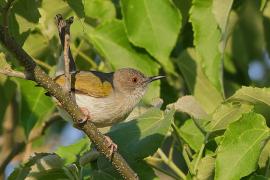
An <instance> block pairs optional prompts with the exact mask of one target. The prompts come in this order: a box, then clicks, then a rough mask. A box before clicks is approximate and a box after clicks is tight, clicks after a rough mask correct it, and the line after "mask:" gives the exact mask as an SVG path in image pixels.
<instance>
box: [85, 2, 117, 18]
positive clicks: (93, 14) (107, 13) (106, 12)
mask: <svg viewBox="0 0 270 180" xmlns="http://www.w3.org/2000/svg"><path fill="white" fill-rule="evenodd" d="M84 2H85V4H84V11H85V16H86V17H88V18H93V19H97V20H98V21H100V22H104V21H108V20H112V19H114V18H115V16H116V11H115V7H114V5H113V3H112V1H109V0H87V1H84Z"/></svg>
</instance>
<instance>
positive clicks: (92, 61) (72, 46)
mask: <svg viewBox="0 0 270 180" xmlns="http://www.w3.org/2000/svg"><path fill="white" fill-rule="evenodd" d="M70 47H71V49H72V50H75V51H77V53H78V55H79V56H81V57H82V58H83V59H84V60H86V61H87V62H89V63H90V64H91V66H92V67H93V68H94V69H96V68H97V64H96V63H95V62H94V60H93V59H92V58H90V57H88V55H86V54H85V53H84V52H82V51H80V50H78V49H77V48H76V47H74V45H71V46H70Z"/></svg>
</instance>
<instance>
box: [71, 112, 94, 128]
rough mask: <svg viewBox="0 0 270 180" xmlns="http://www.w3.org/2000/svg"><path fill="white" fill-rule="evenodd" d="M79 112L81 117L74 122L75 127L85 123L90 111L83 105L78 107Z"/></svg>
mask: <svg viewBox="0 0 270 180" xmlns="http://www.w3.org/2000/svg"><path fill="white" fill-rule="evenodd" d="M80 110H81V112H82V113H83V117H82V118H81V120H80V121H79V122H77V123H76V124H74V125H73V126H74V127H75V128H77V129H80V127H81V126H82V125H83V124H84V123H86V121H87V120H89V119H90V117H91V116H90V112H89V111H88V109H87V108H85V107H80Z"/></svg>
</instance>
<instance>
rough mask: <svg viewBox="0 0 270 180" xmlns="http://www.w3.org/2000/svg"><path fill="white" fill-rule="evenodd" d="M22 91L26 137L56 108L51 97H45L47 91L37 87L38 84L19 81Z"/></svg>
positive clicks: (22, 117) (22, 111)
mask: <svg viewBox="0 0 270 180" xmlns="http://www.w3.org/2000/svg"><path fill="white" fill-rule="evenodd" d="M17 82H18V84H19V87H20V90H21V110H20V118H21V122H22V125H23V127H24V131H25V134H26V136H28V135H29V133H30V131H31V129H32V128H33V127H34V125H35V124H36V123H37V122H38V121H42V120H44V119H46V118H47V116H48V115H50V114H51V113H52V111H53V110H54V108H55V105H54V103H53V102H52V99H51V98H50V97H47V96H46V95H45V92H46V91H45V90H44V89H43V88H41V87H35V86H36V84H35V83H34V82H31V81H27V80H22V79H18V80H17Z"/></svg>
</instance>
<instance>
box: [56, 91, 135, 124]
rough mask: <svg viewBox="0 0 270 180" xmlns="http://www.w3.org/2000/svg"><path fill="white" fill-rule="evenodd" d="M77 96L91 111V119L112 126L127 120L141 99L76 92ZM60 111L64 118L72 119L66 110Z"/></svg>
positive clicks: (80, 103) (78, 100)
mask: <svg viewBox="0 0 270 180" xmlns="http://www.w3.org/2000/svg"><path fill="white" fill-rule="evenodd" d="M75 97H76V102H77V104H78V106H79V107H84V108H86V109H87V110H88V111H89V114H90V120H91V121H92V122H93V123H94V124H95V125H96V126H97V127H106V126H111V125H113V124H116V123H118V122H120V121H123V120H125V118H126V117H127V116H128V115H129V114H130V112H131V111H132V110H133V108H134V107H135V106H136V104H137V103H138V102H139V100H140V98H138V97H133V96H123V95H121V96H119V95H116V94H111V95H110V96H107V97H104V98H95V97H91V96H89V95H83V94H76V95H75ZM59 112H60V114H61V116H62V117H63V118H64V119H66V120H71V117H70V116H69V114H68V113H67V112H65V110H63V109H62V108H59Z"/></svg>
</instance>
